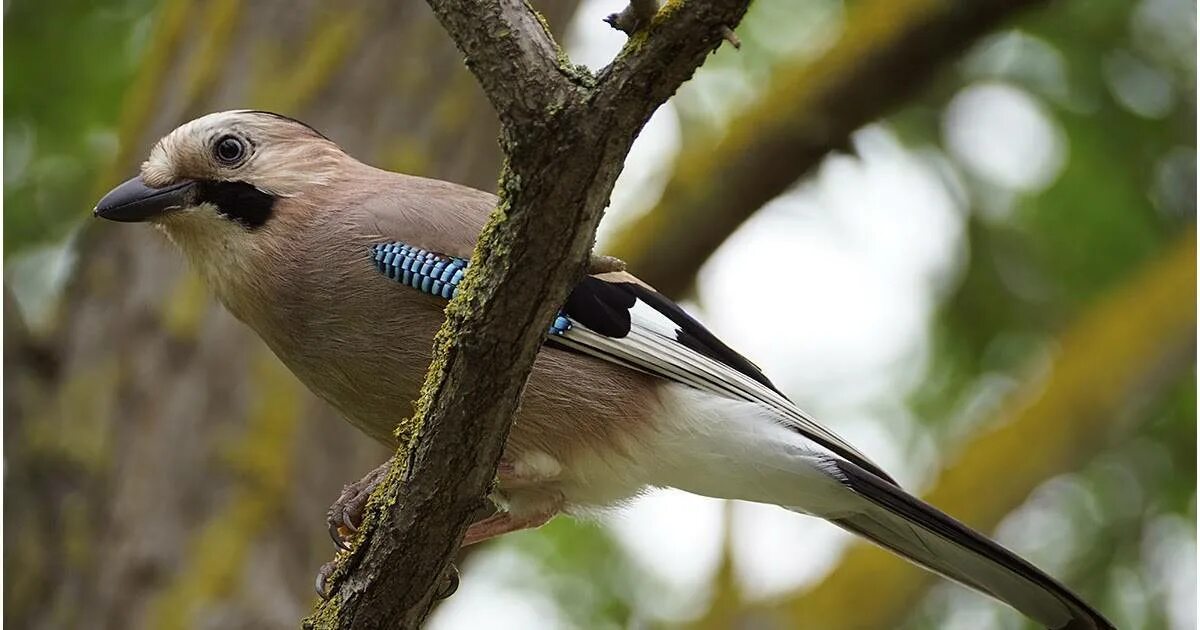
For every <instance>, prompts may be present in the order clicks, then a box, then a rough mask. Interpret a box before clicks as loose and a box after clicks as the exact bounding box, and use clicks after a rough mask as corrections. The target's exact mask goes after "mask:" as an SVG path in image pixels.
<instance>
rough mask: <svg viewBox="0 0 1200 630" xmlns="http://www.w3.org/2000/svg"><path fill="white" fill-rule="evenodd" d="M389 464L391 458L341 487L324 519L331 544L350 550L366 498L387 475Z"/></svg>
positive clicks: (365, 505) (369, 496) (365, 504)
mask: <svg viewBox="0 0 1200 630" xmlns="http://www.w3.org/2000/svg"><path fill="white" fill-rule="evenodd" d="M390 465H391V460H388V461H386V462H384V463H382V464H380V465H379V466H378V467H376V468H375V469H374V470H372V471H371V472H369V473H367V475H366V476H365V477H363V478H362V479H361V480H359V481H357V482H355V483H352V484H350V485H348V486H345V487H344V488H342V493H341V494H340V495H338V498H337V500H336V501H334V502H333V505H331V506H329V511H328V512H327V513H326V516H325V520H326V523H327V525H328V527H329V537H330V538H332V539H333V544H334V545H336V546H337V548H338V549H341V550H343V551H349V550H350V540H351V539H352V538H354V535H355V534H357V533H358V528H359V526H360V525H362V519H363V513H364V511H365V510H366V507H367V500H368V499H370V498H371V492H372V491H374V490H375V487H376V486H378V485H379V483H380V482H381V481H383V478H384V477H385V476H387V471H388V467H389V466H390Z"/></svg>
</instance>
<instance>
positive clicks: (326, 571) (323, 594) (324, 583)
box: [313, 560, 337, 599]
mask: <svg viewBox="0 0 1200 630" xmlns="http://www.w3.org/2000/svg"><path fill="white" fill-rule="evenodd" d="M336 569H337V560H330V561H329V562H326V563H325V564H323V565H321V568H320V569H319V570H318V571H317V579H316V583H315V584H313V586H314V587H315V588H316V590H317V596H318V597H320V598H321V599H329V590H328V586H329V584H328V582H329V577H330V576H331V575H333V572H334V570H336Z"/></svg>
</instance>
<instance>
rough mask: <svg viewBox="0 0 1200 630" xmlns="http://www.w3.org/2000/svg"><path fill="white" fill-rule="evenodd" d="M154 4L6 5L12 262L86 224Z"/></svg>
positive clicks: (73, 1) (143, 0)
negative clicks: (28, 249) (26, 251)
mask: <svg viewBox="0 0 1200 630" xmlns="http://www.w3.org/2000/svg"><path fill="white" fill-rule="evenodd" d="M156 4H157V3H156V2H154V1H153V0H101V1H97V0H54V1H53V2H38V1H36V0H10V1H8V2H5V4H4V39H5V50H6V52H7V54H6V55H5V56H4V205H5V208H6V212H5V213H4V254H5V257H8V256H9V255H11V254H12V253H14V252H16V251H20V249H21V248H23V247H25V246H27V245H32V244H36V243H41V242H46V241H48V240H51V239H55V238H58V237H61V236H62V235H63V233H64V231H65V229H66V228H67V227H69V226H70V225H72V223H73V221H74V220H77V219H79V218H82V217H84V216H87V212H88V211H89V210H90V209H91V206H92V203H93V202H94V200H93V199H91V198H90V196H91V195H92V194H94V192H95V187H96V185H97V183H96V178H97V176H98V173H99V171H100V168H101V167H102V166H104V165H105V164H106V163H107V161H108V160H110V159H111V157H112V156H113V154H114V153H115V152H116V148H117V142H118V139H117V136H116V133H115V129H116V125H117V119H118V116H119V113H120V107H121V103H122V101H123V96H124V90H125V87H126V86H127V85H128V83H129V79H130V77H131V76H132V75H133V71H134V70H135V69H136V67H137V64H138V62H139V57H140V53H141V50H142V44H143V43H144V41H145V40H146V36H147V34H148V32H149V27H150V24H151V20H150V16H151V13H152V11H151V10H152V9H153V8H154V7H155V5H156ZM96 42H104V43H105V45H104V46H101V47H97V46H96V44H95V43H96Z"/></svg>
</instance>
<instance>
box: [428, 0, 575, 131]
mask: <svg viewBox="0 0 1200 630" xmlns="http://www.w3.org/2000/svg"><path fill="white" fill-rule="evenodd" d="M429 6H430V8H432V9H433V12H434V14H435V15H436V16H437V19H438V21H439V22H441V24H442V28H444V29H446V32H448V33H449V34H450V36H451V37H452V38H453V39H454V43H455V44H456V45H457V46H458V49H459V50H460V51H462V53H463V55H464V56H465V59H464V63H466V65H467V68H469V69H470V70H471V73H472V74H474V75H475V78H476V80H478V81H479V85H480V86H481V87H483V91H484V93H485V94H487V97H488V100H490V101H491V103H492V108H493V109H494V110H496V114H497V115H498V116H499V118H500V124H501V125H502V126H504V127H514V128H515V127H528V126H530V125H536V124H538V122H539V121H541V120H543V118H544V117H545V112H546V111H548V110H550V109H552V108H554V107H557V106H560V105H562V104H563V103H565V102H567V100H568V99H569V98H570V94H571V90H572V83H571V80H570V79H571V78H572V73H570V72H568V71H566V68H565V67H564V66H563V65H562V64H561V61H562V60H563V59H565V55H564V53H563V52H562V49H561V48H559V46H558V44H557V43H556V42H555V41H554V36H553V35H551V34H550V29H549V26H548V25H547V24H546V22H545V21H544V20H543V19H542V17H541V15H539V14H538V13H536V12H534V11H533V10H532V9H531V8H530V7H529V6H528V5H527V4H526V3H525V2H524V1H523V0H489V1H484V2H462V1H459V0H429Z"/></svg>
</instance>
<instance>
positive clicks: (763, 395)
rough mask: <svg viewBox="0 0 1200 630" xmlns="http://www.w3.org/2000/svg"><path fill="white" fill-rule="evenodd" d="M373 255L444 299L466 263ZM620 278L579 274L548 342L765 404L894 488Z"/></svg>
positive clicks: (755, 372)
mask: <svg viewBox="0 0 1200 630" xmlns="http://www.w3.org/2000/svg"><path fill="white" fill-rule="evenodd" d="M373 254H374V259H375V264H376V267H377V268H378V269H379V271H380V272H381V273H383V274H384V275H386V276H387V277H389V278H392V279H394V280H396V281H398V282H401V283H402V284H406V285H409V286H411V287H414V288H416V289H419V290H422V291H424V292H426V293H431V294H434V295H438V296H441V297H445V298H449V297H452V296H453V295H454V292H455V290H456V288H457V284H458V282H459V280H461V278H462V276H463V274H464V273H465V271H466V267H467V264H468V263H467V261H466V260H465V259H462V258H457V257H453V256H446V255H443V254H438V253H434V252H429V251H427V250H425V249H422V248H419V247H415V246H411V245H407V244H405V243H399V242H388V243H380V244H378V245H376V246H375V248H374V251H373ZM622 275H624V276H626V277H627V278H628V279H626V280H624V281H622V280H618V279H602V278H600V277H597V276H586V277H584V278H583V280H582V281H580V283H579V284H578V285H576V286H575V288H574V289H573V290H572V291H571V294H570V295H569V296H568V297H567V302H566V304H565V305H564V306H563V308H562V310H561V311H560V312H559V316H558V317H557V318H556V319H555V322H554V324H553V325H552V326H551V328H550V330H549V332H548V336H547V343H549V344H551V345H554V346H558V347H560V348H565V349H567V350H571V351H575V352H579V353H582V354H585V355H589V356H592V357H596V358H599V359H602V360H604V361H609V362H612V363H616V364H619V365H622V366H625V367H628V368H632V369H636V370H641V371H643V372H647V373H650V374H653V375H654V376H658V377H660V378H663V379H666V380H669V381H675V382H678V383H682V384H685V385H688V386H690V387H694V388H696V389H700V390H703V391H706V392H709V393H711V394H714V395H717V396H723V397H727V398H733V399H737V400H745V401H749V402H753V403H756V404H760V405H763V406H765V407H767V408H769V409H771V410H773V411H774V412H775V413H774V414H773V415H774V416H775V417H777V418H779V419H780V421H781V422H784V423H786V426H788V427H789V428H791V429H793V430H795V431H797V432H798V433H800V434H801V435H803V436H804V437H806V438H808V439H809V440H812V441H813V442H816V443H817V444H819V445H821V446H822V447H824V448H826V449H828V450H829V451H830V452H832V453H834V454H835V455H837V456H838V457H842V458H844V459H846V460H847V461H850V462H852V463H854V464H856V465H857V466H859V467H860V468H862V469H864V470H867V471H869V472H870V473H872V474H874V475H876V476H878V477H879V478H880V479H882V480H884V481H886V482H888V483H891V484H895V481H893V480H892V478H891V477H890V476H888V474H887V473H885V472H884V471H883V470H882V469H881V468H880V467H879V466H877V465H876V464H874V463H873V462H872V461H871V460H870V459H868V458H867V456H866V455H864V454H862V453H861V452H859V451H858V450H857V449H855V448H854V447H853V446H851V445H850V444H849V443H848V442H846V441H845V440H843V439H842V438H841V437H839V436H838V435H837V434H835V433H833V432H832V431H830V430H829V429H826V428H825V427H823V426H821V425H820V424H818V423H817V422H816V421H814V420H813V419H812V418H811V417H809V416H808V415H807V414H806V413H804V412H803V411H801V410H800V408H799V407H797V406H796V405H795V404H793V403H792V402H791V401H790V400H788V399H787V397H786V396H784V395H783V394H782V393H781V392H780V391H779V390H778V389H777V388H776V387H775V386H774V385H773V384H772V383H771V381H770V380H768V379H767V377H766V376H765V375H764V374H763V373H762V371H761V370H760V369H759V368H758V367H757V366H755V365H754V364H753V363H751V362H750V361H749V360H748V359H746V358H745V357H743V356H742V355H740V354H738V353H737V352H735V351H733V350H732V349H731V348H730V347H729V346H727V345H725V344H724V343H722V342H721V340H720V339H717V337H716V336H715V335H713V334H712V333H711V332H710V331H709V330H708V329H707V328H705V327H704V326H703V325H702V324H700V322H698V321H696V320H695V319H694V318H692V317H691V316H690V315H688V314H687V313H686V312H684V311H683V309H681V308H680V307H679V306H678V305H677V304H675V303H674V302H672V301H671V300H669V299H667V298H666V297H664V296H663V295H662V294H660V293H658V292H656V291H654V290H653V289H651V288H649V287H648V286H646V285H644V284H642V283H640V282H637V281H636V279H634V278H632V277H631V276H627V274H622ZM608 277H612V276H611V275H610V276H608ZM616 277H617V278H620V277H621V275H618V276H616Z"/></svg>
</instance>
